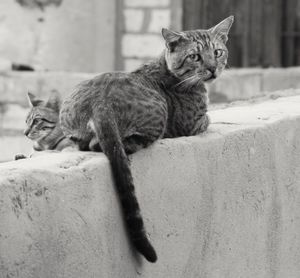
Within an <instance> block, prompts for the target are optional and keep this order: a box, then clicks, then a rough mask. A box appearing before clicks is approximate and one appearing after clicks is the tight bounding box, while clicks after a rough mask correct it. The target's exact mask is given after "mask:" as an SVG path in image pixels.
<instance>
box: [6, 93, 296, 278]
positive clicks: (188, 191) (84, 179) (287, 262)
mask: <svg viewBox="0 0 300 278" xmlns="http://www.w3.org/2000/svg"><path fill="white" fill-rule="evenodd" d="M299 107H300V97H299V96H298V97H287V98H279V99H276V100H269V101H267V102H264V103H260V104H256V105H251V104H250V105H245V106H241V107H231V108H227V109H223V110H218V111H212V112H210V116H211V119H212V124H211V126H210V127H209V129H208V131H207V132H205V133H204V134H201V135H199V136H192V137H181V138H177V139H164V140H159V141H158V142H156V143H155V144H154V145H152V146H151V147H149V148H147V149H144V150H141V151H139V152H138V153H136V154H134V155H132V156H131V157H130V160H131V164H132V172H133V178H134V182H135V186H136V191H137V196H138V199H139V201H140V205H141V209H142V214H143V216H144V219H145V225H146V229H147V232H148V233H149V237H150V239H151V242H152V243H153V245H154V246H155V248H156V251H157V254H158V262H157V263H156V264H150V263H147V262H146V261H145V260H144V259H143V258H140V257H138V256H137V254H136V253H134V252H133V250H132V248H131V246H130V244H129V242H128V239H127V237H126V233H125V230H124V227H123V221H122V218H121V213H120V206H119V202H118V199H117V197H116V194H115V191H114V186H113V183H112V176H111V172H110V167H109V164H108V160H107V159H106V157H105V156H104V155H103V154H101V153H92V152H90V153H87V152H73V153H66V152H65V153H58V154H57V153H56V154H44V155H42V156H40V157H36V158H33V159H31V160H23V161H16V162H9V163H3V164H0V223H1V225H0V235H1V236H0V277H1V278H8V277H10V278H13V277H20V278H21V277H22V278H37V277H39V278H59V277H63V278H94V277H97V278H98V277H99V278H102V277H103V278H153V277H156V278H200V277H201V278H225V277H226V278H240V277H243V278H254V277H257V278H262V277H263V278H274V277H280V278H285V277H286V278H299V277H300V233H299V231H300V190H299V188H300V110H299Z"/></svg>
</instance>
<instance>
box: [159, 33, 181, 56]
mask: <svg viewBox="0 0 300 278" xmlns="http://www.w3.org/2000/svg"><path fill="white" fill-rule="evenodd" d="M161 34H162V36H163V38H164V40H165V42H166V46H167V48H168V49H169V50H170V51H171V52H172V51H173V50H174V48H175V47H176V45H177V44H178V43H179V41H180V40H182V39H186V38H185V36H184V35H183V34H182V33H178V32H175V31H171V30H169V29H166V28H162V30H161Z"/></svg>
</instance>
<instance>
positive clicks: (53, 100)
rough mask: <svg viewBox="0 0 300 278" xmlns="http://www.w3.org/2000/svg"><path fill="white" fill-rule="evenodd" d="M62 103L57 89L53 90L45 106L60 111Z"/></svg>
mask: <svg viewBox="0 0 300 278" xmlns="http://www.w3.org/2000/svg"><path fill="white" fill-rule="evenodd" d="M60 105H61V97H60V94H59V93H58V92H57V91H56V90H53V91H51V94H50V97H49V99H48V101H47V103H46V105H45V106H46V107H48V108H51V109H53V110H54V111H57V112H59V110H60Z"/></svg>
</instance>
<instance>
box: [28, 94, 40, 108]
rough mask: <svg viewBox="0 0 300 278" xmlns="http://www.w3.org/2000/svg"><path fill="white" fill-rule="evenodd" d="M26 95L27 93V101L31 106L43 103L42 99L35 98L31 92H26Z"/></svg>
mask: <svg viewBox="0 0 300 278" xmlns="http://www.w3.org/2000/svg"><path fill="white" fill-rule="evenodd" d="M27 95H28V102H29V105H30V106H31V107H34V106H38V105H40V104H42V103H43V101H42V100H40V99H37V98H36V96H35V95H34V94H32V93H30V92H28V93H27Z"/></svg>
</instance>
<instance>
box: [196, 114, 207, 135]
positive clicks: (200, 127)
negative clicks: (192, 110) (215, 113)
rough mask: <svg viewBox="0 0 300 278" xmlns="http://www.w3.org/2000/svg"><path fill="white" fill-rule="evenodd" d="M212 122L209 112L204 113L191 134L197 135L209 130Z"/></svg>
mask: <svg viewBox="0 0 300 278" xmlns="http://www.w3.org/2000/svg"><path fill="white" fill-rule="evenodd" d="M209 124H210V119H209V116H208V115H207V114H204V115H203V116H202V117H201V118H199V120H198V121H197V122H196V124H195V127H194V128H193V130H192V132H191V135H197V134H199V133H202V132H204V131H206V130H207V128H208V126H209Z"/></svg>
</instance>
